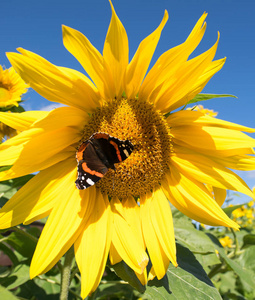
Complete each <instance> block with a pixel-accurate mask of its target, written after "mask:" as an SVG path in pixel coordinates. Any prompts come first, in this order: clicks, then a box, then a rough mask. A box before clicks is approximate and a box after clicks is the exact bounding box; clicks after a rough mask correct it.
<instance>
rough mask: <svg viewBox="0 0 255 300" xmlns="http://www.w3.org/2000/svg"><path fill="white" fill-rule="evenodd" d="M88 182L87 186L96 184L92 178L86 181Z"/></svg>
mask: <svg viewBox="0 0 255 300" xmlns="http://www.w3.org/2000/svg"><path fill="white" fill-rule="evenodd" d="M86 182H87V184H89V185H93V184H95V182H94V181H93V180H91V179H90V178H88V179H87V180H86Z"/></svg>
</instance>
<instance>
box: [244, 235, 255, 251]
mask: <svg viewBox="0 0 255 300" xmlns="http://www.w3.org/2000/svg"><path fill="white" fill-rule="evenodd" d="M252 245H255V234H246V235H245V236H244V237H243V246H242V249H244V248H247V247H249V246H252ZM254 253H255V252H254Z"/></svg>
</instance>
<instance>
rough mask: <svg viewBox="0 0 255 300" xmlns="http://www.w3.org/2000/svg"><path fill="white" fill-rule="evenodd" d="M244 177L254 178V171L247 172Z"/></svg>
mask: <svg viewBox="0 0 255 300" xmlns="http://www.w3.org/2000/svg"><path fill="white" fill-rule="evenodd" d="M246 176H247V178H255V170H253V171H247V173H246Z"/></svg>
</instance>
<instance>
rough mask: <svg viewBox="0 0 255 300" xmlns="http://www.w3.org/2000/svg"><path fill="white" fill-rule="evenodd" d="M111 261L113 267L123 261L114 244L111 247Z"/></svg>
mask: <svg viewBox="0 0 255 300" xmlns="http://www.w3.org/2000/svg"><path fill="white" fill-rule="evenodd" d="M109 260H110V262H111V265H115V264H117V263H119V262H121V261H122V260H123V259H122V257H121V256H120V254H119V253H118V251H117V249H116V248H115V246H114V244H113V243H111V245H110V252H109Z"/></svg>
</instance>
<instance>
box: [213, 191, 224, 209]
mask: <svg viewBox="0 0 255 300" xmlns="http://www.w3.org/2000/svg"><path fill="white" fill-rule="evenodd" d="M213 194H214V199H215V201H216V202H217V203H218V204H219V206H222V205H223V203H224V202H225V200H226V196H227V190H224V189H219V188H217V187H213Z"/></svg>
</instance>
